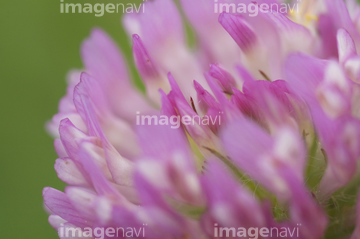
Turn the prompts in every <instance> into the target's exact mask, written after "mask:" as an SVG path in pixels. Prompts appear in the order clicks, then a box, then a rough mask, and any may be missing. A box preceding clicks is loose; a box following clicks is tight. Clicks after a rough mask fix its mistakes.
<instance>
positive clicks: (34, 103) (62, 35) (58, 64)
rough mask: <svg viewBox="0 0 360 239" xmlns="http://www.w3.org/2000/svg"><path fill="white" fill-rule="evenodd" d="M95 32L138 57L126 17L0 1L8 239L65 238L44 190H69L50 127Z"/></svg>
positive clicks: (3, 220) (2, 197)
mask: <svg viewBox="0 0 360 239" xmlns="http://www.w3.org/2000/svg"><path fill="white" fill-rule="evenodd" d="M65 2H73V3H76V2H82V3H84V0H82V1H81V0H80V1H76V0H74V1H65ZM87 2H90V3H102V2H105V3H109V2H113V3H116V2H118V3H119V2H121V3H127V2H134V1H125V0H117V1H116V0H114V1H110V0H106V1H101V0H90V1H87ZM135 2H136V1H135ZM137 2H138V1H137ZM93 27H101V28H103V29H105V30H106V31H107V32H108V33H109V34H110V35H111V36H112V37H113V38H114V39H115V40H116V41H117V42H118V44H119V46H120V47H121V48H122V50H123V52H124V54H125V55H126V56H127V58H128V59H130V60H131V59H132V58H131V57H130V53H131V44H130V41H129V39H128V38H127V36H125V33H124V30H123V29H122V28H121V15H120V14H116V13H113V14H109V13H106V14H105V15H104V16H102V17H95V16H94V14H61V13H60V0H36V1H25V0H23V1H16V0H15V1H14V0H11V1H6V0H1V1H0V29H1V31H0V81H1V85H0V91H1V92H0V97H1V100H0V109H1V113H0V123H1V124H0V133H1V137H0V141H1V142H0V145H1V146H0V148H1V151H0V159H1V161H0V170H1V171H0V183H1V187H0V205H1V206H0V207H1V208H0V232H1V235H2V236H3V237H4V238H7V239H13V238H14V239H15V238H16V239H18V238H30V239H32V238H46V239H51V238H58V237H57V234H56V231H55V230H54V229H52V228H51V226H50V225H49V224H48V222H47V217H48V216H47V214H46V212H45V211H44V210H43V204H42V195H41V193H42V189H43V188H44V187H45V186H51V187H54V188H57V189H60V190H63V189H64V186H65V185H64V184H63V183H62V182H61V181H60V180H59V179H57V176H56V173H55V170H54V162H55V159H56V154H55V151H54V149H53V140H52V138H51V137H50V136H49V135H48V134H47V133H46V131H45V127H44V125H45V122H46V121H47V120H49V119H50V118H51V117H52V115H54V114H55V113H56V111H57V105H58V101H59V99H60V98H61V97H62V96H63V95H64V94H65V90H66V83H65V77H66V74H67V72H68V71H69V70H71V69H73V68H81V67H82V64H81V59H80V54H79V51H80V44H81V42H82V41H83V40H84V38H86V37H87V36H88V35H89V33H90V30H91V29H92V28H93Z"/></svg>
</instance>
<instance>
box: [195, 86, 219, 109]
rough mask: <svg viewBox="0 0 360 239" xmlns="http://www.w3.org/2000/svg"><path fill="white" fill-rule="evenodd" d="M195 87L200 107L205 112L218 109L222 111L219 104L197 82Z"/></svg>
mask: <svg viewBox="0 0 360 239" xmlns="http://www.w3.org/2000/svg"><path fill="white" fill-rule="evenodd" d="M194 87H195V90H196V92H197V98H198V101H199V106H200V108H201V110H202V111H203V112H207V110H208V109H209V108H216V109H218V111H219V110H220V109H221V107H220V104H219V102H217V101H216V100H215V98H214V97H213V96H212V95H211V94H210V93H209V92H208V91H207V90H205V89H204V88H203V87H202V86H201V85H200V84H199V83H198V82H197V81H195V80H194Z"/></svg>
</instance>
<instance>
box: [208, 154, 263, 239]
mask: <svg viewBox="0 0 360 239" xmlns="http://www.w3.org/2000/svg"><path fill="white" fill-rule="evenodd" d="M202 184H203V187H204V190H205V193H206V198H207V207H208V208H209V209H208V211H207V212H206V213H205V214H204V215H203V217H202V219H201V221H202V224H204V225H207V224H209V222H211V221H213V222H214V223H218V224H219V225H220V227H238V226H239V225H241V226H242V227H245V228H249V227H264V226H267V220H266V218H267V217H268V216H267V215H265V214H270V212H269V211H264V210H263V208H262V206H261V205H260V203H259V202H258V201H257V200H256V199H255V198H254V197H253V196H252V195H251V193H250V192H248V191H247V190H246V189H244V188H243V187H242V186H241V185H240V184H239V183H238V182H237V181H236V180H235V178H233V176H232V174H231V172H230V171H229V170H227V169H225V165H222V164H220V163H219V162H217V161H215V160H213V159H212V160H209V161H208V162H207V164H206V170H205V172H204V174H203V176H202ZM209 227H210V228H211V229H210V230H207V231H208V233H209V235H212V236H213V227H214V224H212V225H209Z"/></svg>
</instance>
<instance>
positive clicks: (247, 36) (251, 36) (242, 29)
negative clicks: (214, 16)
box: [219, 12, 257, 52]
mask: <svg viewBox="0 0 360 239" xmlns="http://www.w3.org/2000/svg"><path fill="white" fill-rule="evenodd" d="M219 22H220V24H221V25H222V26H223V27H224V28H225V30H226V31H227V32H228V33H229V34H230V36H231V37H232V38H233V39H234V40H235V42H236V43H237V44H238V46H239V47H240V48H241V50H243V51H244V52H247V51H249V50H251V49H252V47H253V46H254V45H255V44H256V42H257V36H256V35H255V33H254V31H253V30H252V29H251V27H250V25H249V24H248V23H247V22H246V20H245V19H244V18H243V17H241V16H238V15H232V14H229V13H226V12H223V13H222V14H220V16H219Z"/></svg>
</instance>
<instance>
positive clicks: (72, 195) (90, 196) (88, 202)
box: [65, 187, 97, 219]
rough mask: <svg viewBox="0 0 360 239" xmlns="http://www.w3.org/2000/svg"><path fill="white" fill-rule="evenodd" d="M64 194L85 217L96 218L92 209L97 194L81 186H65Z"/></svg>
mask: <svg viewBox="0 0 360 239" xmlns="http://www.w3.org/2000/svg"><path fill="white" fill-rule="evenodd" d="M65 194H66V196H67V198H68V199H69V201H70V203H71V204H72V205H73V206H74V208H75V209H76V210H77V211H78V212H79V213H80V214H81V215H82V216H83V217H85V218H92V219H95V218H96V214H95V211H94V206H95V200H96V197H97V194H96V193H95V192H94V191H92V190H89V189H86V188H83V187H66V188H65Z"/></svg>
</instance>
